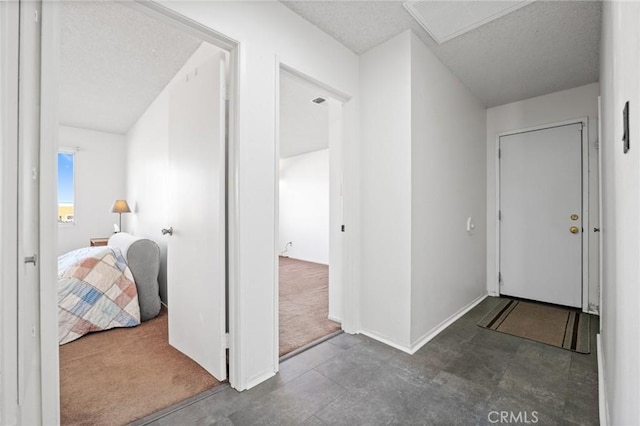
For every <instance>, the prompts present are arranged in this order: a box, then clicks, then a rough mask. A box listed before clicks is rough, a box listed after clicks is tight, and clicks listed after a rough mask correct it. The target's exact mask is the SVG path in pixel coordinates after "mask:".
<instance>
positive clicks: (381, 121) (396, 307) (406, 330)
mask: <svg viewBox="0 0 640 426" xmlns="http://www.w3.org/2000/svg"><path fill="white" fill-rule="evenodd" d="M410 39H411V34H410V33H409V32H405V33H403V34H401V35H399V36H397V37H394V38H393V39H391V40H389V41H387V42H386V43H383V44H381V45H379V46H377V47H375V48H373V49H371V50H369V51H367V52H366V53H364V54H363V55H362V56H361V57H360V92H361V96H362V108H361V126H362V159H361V164H362V193H361V197H362V207H361V216H362V229H361V231H362V234H361V235H362V240H361V241H362V242H361V247H362V258H361V262H362V263H361V268H362V272H361V273H362V281H361V282H362V286H361V288H360V306H361V312H360V326H361V329H362V331H364V332H365V333H367V334H369V335H372V336H376V337H378V338H383V339H385V340H386V341H388V342H390V343H393V344H395V345H397V346H402V347H408V346H410V344H411V342H410V339H411V337H410V314H411V310H410V305H411V302H410V300H411V44H410ZM345 167H347V166H346V165H345Z"/></svg>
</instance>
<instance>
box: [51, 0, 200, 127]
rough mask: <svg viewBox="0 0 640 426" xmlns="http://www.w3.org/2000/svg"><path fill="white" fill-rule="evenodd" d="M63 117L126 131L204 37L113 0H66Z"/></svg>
mask: <svg viewBox="0 0 640 426" xmlns="http://www.w3.org/2000/svg"><path fill="white" fill-rule="evenodd" d="M60 19H61V31H60V41H61V50H60V107H59V114H60V123H61V124H64V125H68V126H74V127H82V128H87V129H93V130H101V131H106V132H112V133H120V134H124V133H126V132H127V131H128V130H129V129H130V128H131V126H132V125H133V124H134V123H135V122H136V121H137V120H138V118H139V117H140V116H141V115H142V113H143V112H144V111H145V110H146V109H147V107H148V106H149V105H150V104H151V102H153V100H154V99H155V98H156V97H157V96H158V94H159V93H160V92H161V91H162V89H163V88H164V87H165V86H166V85H167V83H168V82H169V81H170V80H171V78H172V77H173V76H174V75H175V74H176V73H177V72H178V70H180V68H182V66H183V65H184V63H185V62H186V61H187V59H188V58H189V57H190V56H191V55H192V54H193V53H194V52H195V50H196V49H197V48H198V46H199V45H200V44H201V42H202V41H201V40H199V39H197V38H194V37H192V36H190V35H187V34H185V33H183V32H181V31H178V30H176V29H174V28H173V27H170V26H168V25H166V24H164V23H162V22H160V21H158V20H155V19H152V18H150V17H148V16H146V15H143V14H141V13H139V12H137V11H135V10H133V9H131V8H129V7H127V6H123V5H121V4H117V3H114V2H107V1H105V2H85V1H67V2H61V11H60Z"/></svg>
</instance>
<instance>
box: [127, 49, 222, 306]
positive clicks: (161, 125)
mask: <svg viewBox="0 0 640 426" xmlns="http://www.w3.org/2000/svg"><path fill="white" fill-rule="evenodd" d="M217 52H220V49H218V48H217V47H215V46H212V45H210V44H208V43H203V44H202V45H201V46H200V47H199V48H198V49H197V50H196V51H195V52H194V54H193V55H192V56H191V57H190V58H189V59H188V60H187V62H186V63H185V65H184V66H183V67H182V68H181V69H180V71H178V73H177V74H176V75H175V76H174V77H173V78H172V79H171V81H170V82H169V84H167V86H166V87H165V88H164V90H163V91H162V92H161V93H160V94H159V95H158V97H157V98H156V99H155V100H154V101H153V103H152V104H151V105H150V106H149V108H147V110H146V111H145V112H144V113H143V114H142V116H141V117H140V118H139V119H138V121H136V123H135V124H134V125H133V126H132V127H131V129H130V130H129V131H128V132H127V135H126V148H127V164H126V170H127V176H128V179H127V200H128V202H129V206H130V207H131V210H132V213H130V214H127V215H124V216H123V219H122V220H123V228H124V229H125V230H126V231H127V232H130V233H132V234H134V235H137V236H140V237H144V238H149V239H150V240H153V241H155V242H156V243H157V244H158V246H160V255H161V260H160V275H159V278H158V281H159V284H160V297H161V299H162V300H163V301H164V302H165V303H167V302H168V300H167V242H166V238H167V237H164V236H162V234H161V233H160V230H161V229H162V228H167V227H169V226H173V225H172V224H170V223H169V222H168V221H169V215H168V208H169V203H170V202H171V200H169V199H168V198H167V197H168V188H169V182H168V178H169V176H168V168H169V119H170V118H169V90H170V88H171V87H172V85H173V84H174V83H175V82H176V81H177V80H179V79H181V78H183V77H184V76H186V75H187V73H189V71H192V70H193V69H194V68H196V67H197V66H198V65H200V64H202V63H203V62H205V61H206V60H207V59H208V58H210V57H211V56H212V55H213V54H215V53H217Z"/></svg>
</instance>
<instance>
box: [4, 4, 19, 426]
mask: <svg viewBox="0 0 640 426" xmlns="http://www.w3.org/2000/svg"><path fill="white" fill-rule="evenodd" d="M18 22H19V8H18V3H17V2H0V58H1V60H0V67H1V69H0V114H2V116H0V135H1V139H2V141H3V143H2V144H0V153H1V155H0V196H2V199H3V200H17V198H18V81H19V74H18V72H19V70H18V55H19V50H18V49H19V44H18V39H19V24H18ZM17 223H18V211H17V209H16V208H13V209H2V211H1V212H0V227H1V228H2V237H3V238H1V239H0V266H1V269H0V282H1V283H2V285H0V371H2V372H3V374H1V375H0V424H16V423H17V419H18V404H17V401H18V374H17V368H16V366H17V365H18V353H17V351H16V347H17V341H18V323H17V321H16V319H17V317H18V303H17V301H18V253H17V250H16V248H17V244H18V227H17ZM9 372H12V373H11V374H8V373H9Z"/></svg>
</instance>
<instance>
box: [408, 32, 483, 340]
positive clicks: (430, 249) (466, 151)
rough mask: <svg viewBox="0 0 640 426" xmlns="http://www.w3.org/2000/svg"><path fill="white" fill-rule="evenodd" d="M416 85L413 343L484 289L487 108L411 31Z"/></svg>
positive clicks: (413, 98) (413, 109)
mask: <svg viewBox="0 0 640 426" xmlns="http://www.w3.org/2000/svg"><path fill="white" fill-rule="evenodd" d="M411 86H412V90H411V119H412V121H411V131H412V143H411V179H412V182H411V190H412V191H411V197H412V204H411V282H412V286H411V343H412V345H415V344H419V343H421V341H422V340H423V339H424V338H425V337H427V336H428V335H429V334H431V333H432V332H433V330H434V329H435V328H436V327H437V326H438V325H440V324H441V323H442V322H443V321H445V320H447V319H449V317H451V316H452V315H453V314H455V313H456V312H458V311H459V310H461V309H462V308H464V307H466V306H467V305H469V304H470V303H471V302H473V301H475V300H477V299H478V298H479V297H482V296H483V295H484V294H485V293H486V284H485V276H486V269H485V265H486V263H485V262H486V232H485V229H486V228H485V226H484V224H485V221H486V216H485V211H486V184H485V176H486V163H485V146H484V140H485V131H486V130H485V129H486V113H485V111H486V109H485V107H484V106H483V105H482V104H481V103H480V102H479V101H478V100H477V99H476V98H475V97H474V96H473V95H472V94H471V93H470V92H469V91H468V90H467V89H466V87H465V86H464V85H463V84H462V83H461V82H460V81H459V80H458V79H457V78H456V77H455V76H454V75H453V74H451V72H450V71H449V70H448V69H447V68H446V67H445V66H444V65H443V64H442V63H441V62H440V61H439V60H438V58H436V56H435V55H434V54H433V53H432V52H431V50H429V48H427V47H426V46H425V45H424V43H422V41H421V40H420V39H418V38H417V37H416V36H415V35H414V34H411ZM468 217H471V218H472V221H473V223H474V224H475V229H474V230H473V231H472V232H467V228H466V226H467V218H468Z"/></svg>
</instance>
